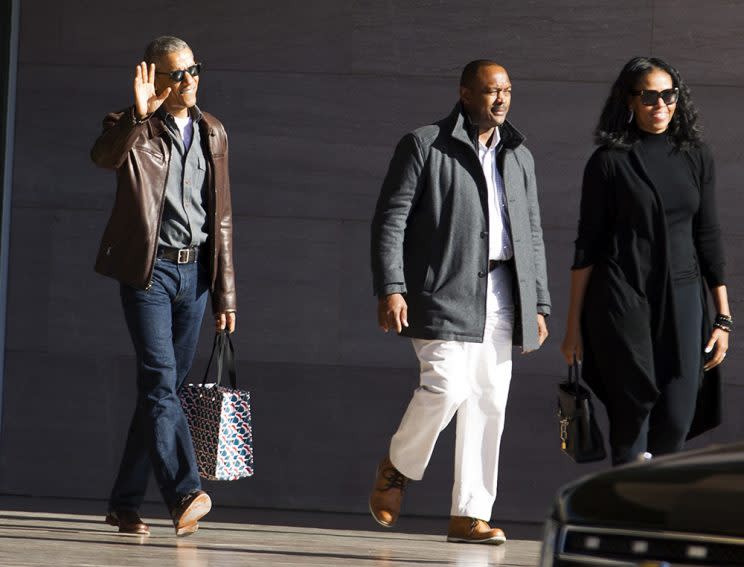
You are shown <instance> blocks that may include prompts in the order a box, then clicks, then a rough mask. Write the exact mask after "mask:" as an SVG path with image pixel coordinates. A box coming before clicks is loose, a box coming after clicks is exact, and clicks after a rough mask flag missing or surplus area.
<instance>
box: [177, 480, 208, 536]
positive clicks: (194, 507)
mask: <svg viewBox="0 0 744 567" xmlns="http://www.w3.org/2000/svg"><path fill="white" fill-rule="evenodd" d="M211 509H212V499H211V498H210V497H209V494H207V493H206V492H204V491H203V490H197V491H196V492H192V493H191V494H189V495H187V496H184V497H183V498H182V499H181V502H180V503H179V504H178V505H177V506H176V507H175V508H173V509H172V510H171V518H173V526H174V527H175V528H176V535H177V536H187V535H191V534H193V533H194V532H196V530H198V529H199V524H198V523H197V522H198V521H199V520H200V519H201V518H203V517H204V516H206V515H207V514H208V513H209V511H210V510H211Z"/></svg>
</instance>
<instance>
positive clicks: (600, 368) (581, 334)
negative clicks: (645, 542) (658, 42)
mask: <svg viewBox="0 0 744 567" xmlns="http://www.w3.org/2000/svg"><path fill="white" fill-rule="evenodd" d="M696 122H697V112H696V111H695V108H694V106H693V104H692V101H691V99H690V92H689V90H688V88H687V87H686V86H685V83H684V82H683V81H682V78H681V77H680V76H679V73H678V72H677V71H676V69H674V68H673V67H672V66H670V65H669V64H668V63H666V62H665V61H663V60H661V59H658V58H645V57H636V58H633V59H631V60H630V61H629V62H628V63H627V64H626V65H625V67H624V68H623V70H622V71H621V73H620V76H619V77H618V78H617V80H616V81H615V84H614V85H613V87H612V91H611V93H610V96H609V98H608V99H607V102H606V103H605V106H604V109H603V110H602V115H601V117H600V120H599V125H598V126H597V129H596V132H595V139H596V142H597V143H598V145H599V146H600V147H599V148H598V149H597V150H596V151H595V152H594V154H593V155H592V157H591V158H590V159H589V162H588V163H587V166H586V169H585V172H584V181H583V187H582V195H581V211H580V218H579V229H578V238H577V239H576V250H575V258H574V264H573V267H572V272H571V292H570V293H571V295H570V304H569V314H568V321H567V326H566V335H565V338H564V340H563V344H562V345H561V351H562V353H563V355H564V356H565V358H566V360H567V361H568V362H569V363H571V361H572V360H573V358H574V356H575V357H576V358H577V359H579V360H582V359H583V374H584V378H585V380H586V381H587V383H588V384H589V385H590V386H591V387H592V389H593V390H594V392H595V393H596V395H597V397H598V398H599V399H600V400H601V401H602V402H603V403H604V404H605V407H606V408H607V413H608V416H609V420H610V447H611V450H612V461H613V464H621V463H626V462H629V461H632V460H634V459H635V458H637V456H638V455H640V454H643V453H645V452H650V453H652V454H654V455H659V454H664V453H672V452H675V451H679V450H680V449H681V448H682V446H683V444H684V441H685V439H686V438H689V437H691V436H693V435H695V434H697V433H700V432H702V430H705V429H707V428H710V427H712V426H715V425H717V423H718V421H720V414H718V415H716V414H717V410H719V409H720V408H719V407H716V406H717V405H718V404H720V378H719V376H718V374H717V372H718V369H717V368H716V367H717V366H718V365H719V364H721V362H723V359H724V357H725V356H726V350H727V349H728V346H729V331H730V330H731V327H732V324H733V321H732V319H731V313H730V311H729V305H728V299H727V294H726V286H725V285H724V258H723V249H722V244H721V234H720V229H719V225H718V217H717V213H716V204H715V193H714V171H713V159H712V156H711V154H710V151H709V149H708V147H707V146H706V145H705V144H704V143H703V142H702V140H701V139H700V134H699V129H698V127H697V124H696ZM706 285H707V290H709V291H710V293H711V295H712V297H713V304H714V305H715V308H716V311H717V314H716V315H715V317H708V316H707V314H706V305H707V301H706ZM701 392H705V393H706V395H705V396H704V395H702V394H701ZM711 392H713V395H711ZM711 414H712V416H711ZM693 418H694V420H695V424H694V425H693ZM691 427H692V430H691Z"/></svg>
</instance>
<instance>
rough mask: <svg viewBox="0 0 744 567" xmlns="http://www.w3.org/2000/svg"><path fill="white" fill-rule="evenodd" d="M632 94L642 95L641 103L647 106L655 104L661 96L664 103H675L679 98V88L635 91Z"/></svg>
mask: <svg viewBox="0 0 744 567" xmlns="http://www.w3.org/2000/svg"><path fill="white" fill-rule="evenodd" d="M630 94H632V95H633V96H640V97H641V104H643V105H645V106H654V105H655V104H656V101H657V100H659V98H661V100H663V101H664V104H674V103H675V102H677V100H678V99H679V89H678V88H677V87H674V88H673V89H665V90H663V91H661V92H659V91H633V92H631V93H630Z"/></svg>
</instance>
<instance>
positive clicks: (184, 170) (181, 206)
mask: <svg viewBox="0 0 744 567" xmlns="http://www.w3.org/2000/svg"><path fill="white" fill-rule="evenodd" d="M161 109H162V107H161ZM161 111H162V113H163V116H164V119H163V121H164V122H165V124H166V126H167V132H168V134H169V136H170V138H171V157H170V163H169V164H168V178H167V181H166V187H165V206H164V207H163V219H162V222H161V224H160V236H159V239H158V244H159V245H161V246H168V247H171V248H187V247H190V246H199V245H201V244H204V243H205V242H206V241H207V230H208V227H207V211H206V209H207V192H206V191H207V184H206V177H207V176H206V173H207V162H206V158H205V157H204V150H203V149H202V143H201V133H200V132H199V121H200V120H201V118H202V114H201V111H199V109H198V108H197V107H193V108H192V109H191V111H190V115H191V118H192V120H193V134H192V138H191V144H190V145H189V146H188V147H186V146H184V141H183V138H182V137H181V131H180V130H179V129H178V126H177V125H176V122H175V120H174V119H173V116H171V115H170V114H167V113H166V112H165V110H164V109H163V110H161Z"/></svg>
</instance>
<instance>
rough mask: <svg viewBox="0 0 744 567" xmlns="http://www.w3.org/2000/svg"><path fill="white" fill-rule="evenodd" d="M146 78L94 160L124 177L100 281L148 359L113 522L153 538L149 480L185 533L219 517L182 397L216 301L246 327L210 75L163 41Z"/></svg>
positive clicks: (219, 313)
mask: <svg viewBox="0 0 744 567" xmlns="http://www.w3.org/2000/svg"><path fill="white" fill-rule="evenodd" d="M144 59H145V60H144V61H143V62H142V63H140V64H139V65H138V66H137V67H136V69H135V77H134V105H133V106H131V107H130V108H128V109H126V110H124V111H121V112H115V113H112V114H109V115H108V116H106V118H105V119H104V124H103V133H102V134H101V136H100V137H99V138H98V140H96V142H95V144H94V146H93V149H92V151H91V157H92V159H93V161H94V162H95V163H96V165H98V166H100V167H105V168H107V169H112V170H115V171H116V179H117V190H116V200H115V203H114V208H113V210H112V213H111V218H110V219H109V222H108V225H107V227H106V230H105V232H104V235H103V239H102V241H101V247H100V250H99V253H98V258H97V261H96V271H97V272H99V273H101V274H103V275H106V276H110V277H113V278H115V279H117V280H118V281H119V282H120V293H121V300H122V305H123V308H124V315H125V319H126V322H127V326H128V328H129V333H130V335H131V337H132V342H133V343H134V348H135V352H136V354H137V392H138V393H137V405H136V409H135V412H134V417H133V418H132V424H131V427H130V429H129V435H128V438H127V441H126V446H125V449H124V456H123V457H122V461H121V465H120V468H119V474H118V476H117V478H116V481H115V483H114V487H113V490H112V492H111V497H110V500H109V510H108V514H107V516H106V522H107V523H109V524H111V525H114V526H118V528H119V531H120V532H123V533H136V534H142V535H146V534H148V533H149V528H148V526H147V525H146V524H145V523H144V522H143V521H142V520H141V518H140V516H139V512H138V510H139V507H140V505H141V504H142V500H143V498H144V495H145V490H146V487H147V480H148V477H149V473H150V470H152V471H153V472H154V473H155V478H156V480H157V482H158V484H159V486H160V490H161V493H162V495H163V498H164V500H165V502H166V504H167V505H168V508H169V510H170V511H171V516H172V518H173V524H174V526H175V529H176V534H177V535H188V534H191V533H194V532H195V531H196V530H197V529H198V523H197V522H198V520H199V519H200V518H201V517H203V516H204V515H205V514H206V513H207V512H209V510H210V508H211V500H210V498H209V496H208V495H207V494H206V493H205V492H203V491H202V490H201V483H200V480H199V474H198V471H197V466H196V459H195V455H194V447H193V444H192V440H191V435H190V433H189V429H188V425H187V422H186V417H185V415H184V413H183V411H182V409H181V405H180V402H179V399H178V390H179V388H180V387H181V385H182V384H183V381H184V379H185V378H186V376H187V375H188V372H189V369H190V367H191V364H192V361H193V358H194V353H195V350H196V344H197V340H198V337H199V329H200V327H201V322H202V318H203V315H204V310H205V306H206V302H207V297H208V295H211V298H212V308H213V311H214V313H215V326H216V329H217V330H218V331H219V330H222V329H225V328H227V330H228V331H229V332H232V331H233V330H234V329H235V309H236V303H235V275H234V271H233V260H232V209H231V204H230V181H229V176H228V162H227V135H226V134H225V129H224V127H223V126H222V124H221V123H220V122H219V121H218V120H217V119H216V118H215V117H214V116H211V115H210V114H207V113H205V112H202V111H201V110H199V108H198V107H197V106H196V94H197V90H198V88H199V80H200V71H201V65H200V64H199V63H197V62H195V60H194V55H193V53H192V51H191V49H190V48H189V46H188V45H187V44H186V43H185V42H184V41H183V40H180V39H178V38H175V37H170V36H163V37H159V38H157V39H155V40H154V41H152V42H151V43H150V45H148V47H147V49H146V50H145V58H144Z"/></svg>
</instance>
